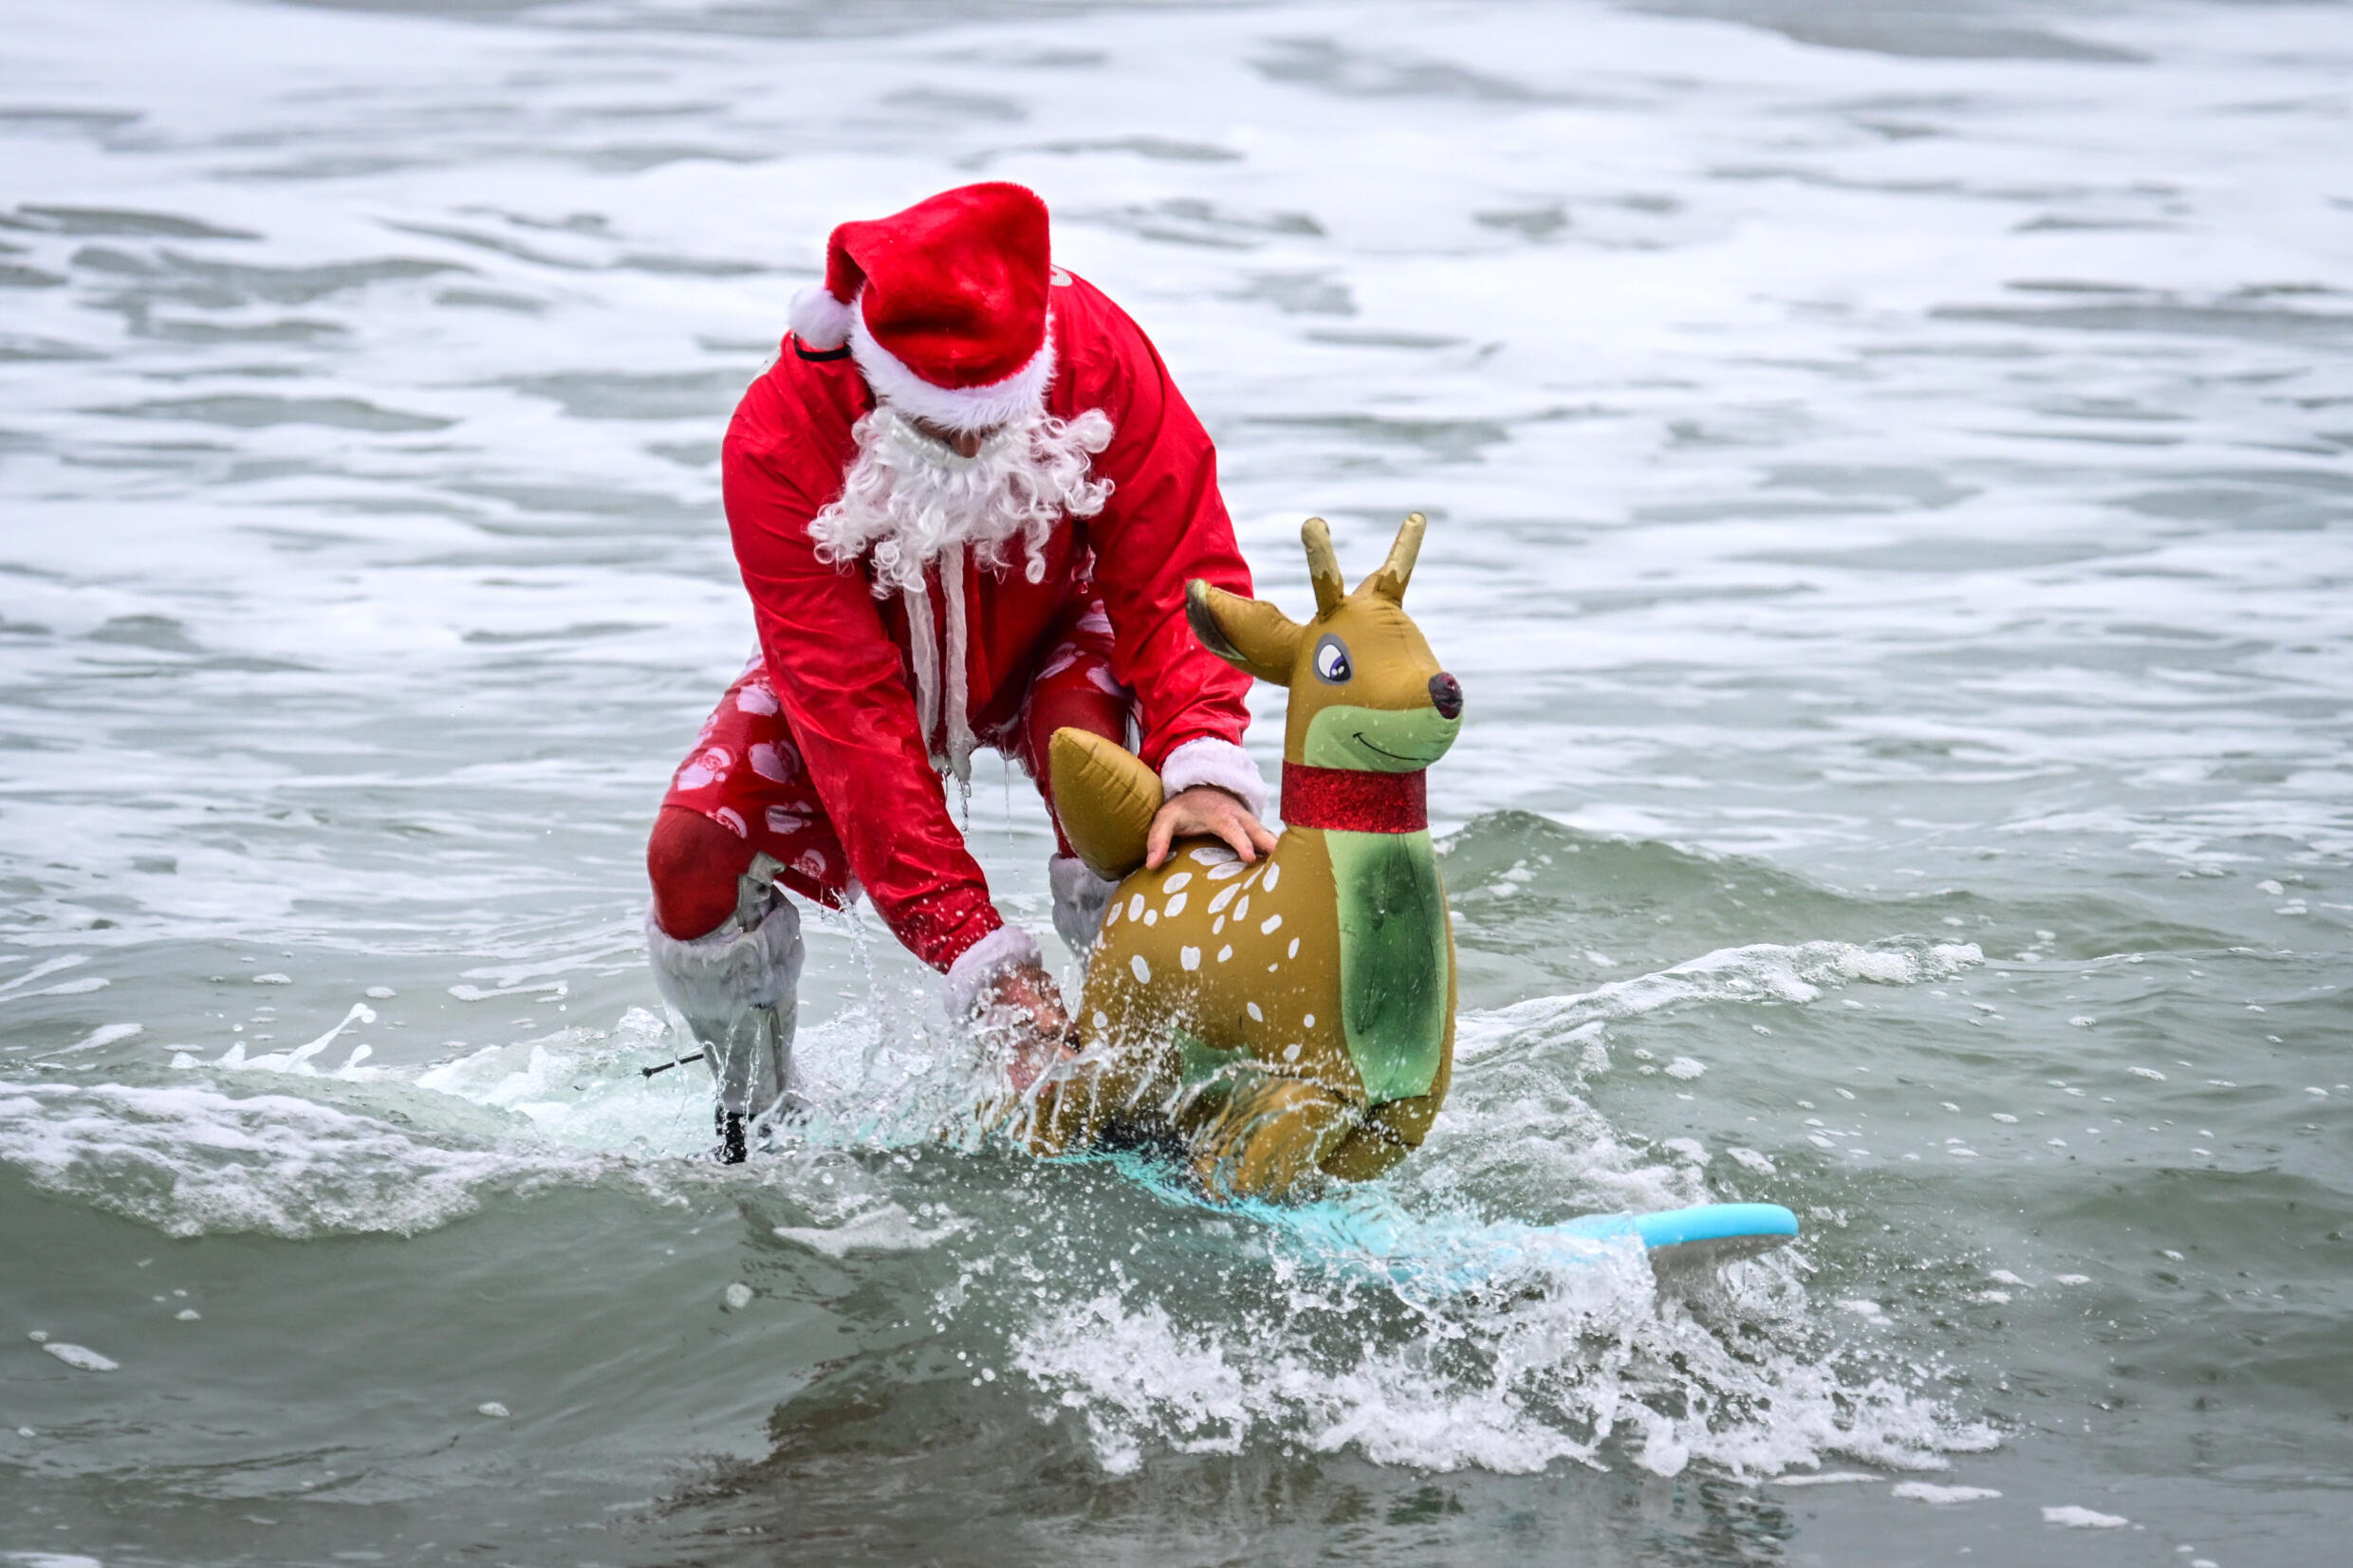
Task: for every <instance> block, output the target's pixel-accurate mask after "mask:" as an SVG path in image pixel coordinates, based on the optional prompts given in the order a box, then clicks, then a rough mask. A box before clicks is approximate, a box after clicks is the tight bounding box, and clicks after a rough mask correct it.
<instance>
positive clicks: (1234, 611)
mask: <svg viewBox="0 0 2353 1568" xmlns="http://www.w3.org/2000/svg"><path fill="white" fill-rule="evenodd" d="M1425 526H1426V525H1425V522H1424V520H1423V518H1422V516H1421V514H1420V513H1418V512H1417V513H1415V514H1414V515H1413V516H1411V517H1408V518H1407V519H1406V520H1405V526H1403V527H1402V528H1400V529H1399V531H1398V536H1397V542H1396V543H1395V544H1393V545H1391V546H1390V549H1389V559H1388V560H1387V561H1386V562H1384V563H1382V564H1381V567H1380V570H1379V571H1377V572H1375V573H1374V574H1373V575H1372V576H1370V577H1368V578H1366V579H1365V580H1364V581H1363V582H1362V583H1361V584H1359V585H1358V587H1357V590H1356V592H1354V593H1349V592H1347V591H1346V589H1345V587H1344V586H1343V582H1342V581H1341V576H1340V562H1339V559H1338V558H1337V557H1336V556H1335V555H1334V554H1333V552H1332V539H1331V531H1330V530H1329V529H1328V528H1326V527H1325V524H1324V520H1323V519H1322V518H1311V519H1309V520H1308V522H1307V525H1306V527H1305V528H1303V529H1302V530H1301V539H1302V541H1303V542H1304V543H1305V544H1306V550H1307V569H1308V575H1309V576H1310V578H1312V580H1313V581H1314V583H1315V612H1316V613H1315V618H1314V619H1312V620H1310V621H1308V622H1307V623H1306V625H1304V626H1302V625H1300V624H1299V623H1298V622H1296V621H1293V620H1291V619H1290V618H1288V617H1287V616H1285V615H1284V614H1283V613H1282V612H1281V611H1280V610H1277V609H1276V608H1275V607H1274V606H1273V605H1271V604H1269V603H1266V602H1264V601H1263V600H1248V599H1242V598H1238V597H1236V596H1235V595H1232V594H1229V593H1225V592H1222V591H1221V590H1219V589H1216V588H1214V587H1212V586H1210V585H1209V584H1208V583H1206V582H1199V581H1195V582H1193V583H1191V584H1190V585H1189V586H1188V589H1187V593H1186V601H1185V609H1186V615H1187V618H1188V619H1189V620H1190V621H1191V622H1192V626H1193V631H1194V634H1195V636H1198V637H1199V638H1200V639H1201V641H1202V643H1203V644H1204V645H1205V646H1206V647H1208V648H1209V649H1210V650H1211V652H1213V653H1214V654H1216V655H1218V656H1219V657H1220V658H1223V659H1225V660H1226V661H1227V662H1228V663H1230V664H1232V665H1235V666H1236V667H1238V668H1240V669H1243V670H1247V671H1248V672H1250V673H1251V674H1253V675H1256V676H1257V677H1258V678H1259V679H1261V680H1266V681H1272V682H1273V683H1275V684H1276V685H1278V686H1286V687H1288V688H1289V689H1290V714H1289V720H1288V728H1287V729H1286V730H1285V734H1284V742H1283V817H1284V820H1285V823H1286V826H1285V830H1284V833H1283V836H1282V838H1281V839H1280V841H1279V842H1278V843H1277V845H1276V847H1275V850H1274V852H1273V853H1272V854H1271V855H1269V856H1266V857H1264V858H1262V859H1260V860H1259V861H1258V862H1257V863H1255V864H1251V865H1246V864H1244V863H1243V862H1242V861H1241V860H1240V859H1238V858H1236V857H1235V855H1234V854H1233V852H1232V850H1230V849H1228V848H1226V847H1225V846H1224V845H1223V844H1216V843H1203V842H1201V841H1199V840H1187V841H1185V842H1184V843H1182V844H1180V845H1179V846H1177V851H1176V852H1175V853H1174V854H1172V855H1171V856H1170V857H1169V858H1168V860H1167V861H1166V862H1165V863H1164V864H1162V865H1161V866H1160V867H1159V869H1158V870H1144V869H1141V868H1142V866H1143V861H1144V838H1145V834H1146V831H1147V830H1148V828H1149V827H1150V824H1151V821H1152V817H1153V813H1154V812H1155V811H1156V810H1158V807H1159V804H1160V799H1161V789H1160V782H1159V779H1158V776H1156V775H1155V774H1154V773H1153V771H1152V770H1151V769H1150V768H1149V767H1146V766H1144V764H1143V763H1142V762H1141V761H1140V760H1139V759H1138V758H1136V757H1134V756H1132V755H1130V754H1129V753H1128V752H1126V751H1124V750H1122V749H1121V747H1119V746H1118V745H1116V744H1115V743H1113V742H1110V741H1107V740H1104V739H1102V737H1100V736H1096V735H1092V734H1088V733H1085V732H1084V731H1082V730H1077V729H1063V730H1059V731H1057V732H1056V733H1055V735H1054V739H1053V744H1052V766H1053V770H1054V773H1053V784H1054V799H1055V801H1056V802H1058V803H1059V804H1060V805H1061V808H1062V811H1063V821H1064V823H1065V828H1066V830H1067V831H1068V833H1069V835H1070V839H1071V843H1072V845H1073V846H1074V847H1075V848H1076V849H1077V850H1078V852H1079V855H1080V856H1081V858H1084V860H1085V861H1086V863H1087V864H1088V865H1090V866H1092V867H1093V868H1094V869H1095V871H1096V873H1097V874H1098V875H1100V876H1106V877H1110V878H1113V879H1115V880H1118V879H1121V878H1124V880H1123V881H1121V884H1120V887H1119V891H1118V893H1117V894H1116V895H1114V897H1113V899H1112V902H1111V904H1110V907H1109V910H1108V913H1106V914H1105V915H1104V918H1103V925H1102V932H1101V934H1100V935H1099V936H1098V937H1097V939H1096V943H1095V947H1094V949H1093V950H1092V951H1091V953H1090V955H1089V959H1088V964H1087V970H1086V983H1085V990H1084V996H1083V998H1082V1000H1081V1003H1080V1006H1079V1015H1078V1019H1077V1024H1076V1030H1077V1043H1078V1045H1079V1047H1080V1052H1079V1055H1078V1058H1077V1060H1076V1061H1072V1062H1069V1063H1066V1064H1065V1066H1063V1067H1061V1068H1060V1069H1058V1070H1057V1071H1056V1072H1055V1073H1054V1074H1053V1075H1051V1076H1050V1077H1048V1078H1047V1079H1044V1080H1043V1081H1042V1082H1041V1083H1040V1084H1039V1085H1038V1089H1037V1093H1036V1094H1035V1095H1034V1096H1033V1097H1032V1098H1029V1099H1028V1101H1027V1102H1026V1103H1025V1107H1024V1116H1023V1122H1022V1124H1021V1130H1022V1131H1023V1132H1025V1133H1026V1134H1027V1136H1028V1141H1029V1143H1030V1145H1031V1147H1032V1148H1033V1149H1034V1150H1035V1151H1037V1152H1038V1153H1048V1154H1051V1153H1070V1152H1075V1151H1077V1150H1080V1149H1084V1148H1085V1147H1087V1146H1089V1145H1091V1144H1095V1143H1098V1142H1100V1141H1102V1139H1104V1138H1105V1137H1106V1136H1120V1137H1123V1138H1132V1137H1136V1136H1139V1135H1141V1136H1157V1137H1158V1138H1161V1139H1169V1138H1173V1139H1174V1140H1175V1141H1176V1142H1177V1144H1178V1145H1179V1146H1180V1147H1181V1148H1182V1149H1183V1150H1184V1152H1185V1156H1186V1158H1187V1159H1188V1160H1189V1161H1190V1162H1191V1164H1192V1167H1193V1169H1194V1171H1195V1174H1196V1175H1197V1176H1198V1177H1199V1178H1200V1179H1201V1181H1202V1182H1203V1184H1204V1185H1205V1186H1206V1187H1207V1188H1208V1189H1209V1190H1210V1191H1211V1192H1212V1193H1213V1194H1214V1195H1216V1196H1219V1197H1224V1198H1242V1197H1256V1198H1282V1197H1286V1196H1288V1195H1290V1194H1291V1193H1293V1192H1294V1191H1296V1190H1298V1189H1300V1188H1301V1187H1302V1186H1303V1185H1305V1184H1307V1183H1309V1182H1311V1181H1313V1180H1314V1179H1315V1178H1316V1177H1317V1175H1318V1173H1319V1172H1321V1173H1322V1174H1324V1175H1329V1176H1339V1177H1343V1178H1347V1179H1351V1180H1362V1179H1365V1178H1368V1177H1372V1176H1377V1175H1379V1174H1380V1172H1381V1171H1386V1170H1387V1169H1389V1167H1391V1166H1393V1165H1395V1164H1396V1163H1397V1162H1398V1161H1399V1160H1400V1159H1403V1158H1404V1157H1405V1155H1406V1154H1407V1153H1409V1152H1410V1151H1411V1150H1413V1149H1414V1148H1415V1147H1417V1145H1418V1144H1419V1143H1420V1142H1421V1140H1422V1138H1423V1136H1424V1135H1425V1134H1427V1133H1428V1132H1429V1129H1430V1123H1431V1121H1432V1119H1433V1118H1434V1117H1436V1115H1437V1111H1438V1106H1439V1105H1440V1104H1441V1103H1442V1102H1443V1101H1444V1100H1445V1098H1446V1086H1447V1082H1448V1080H1449V1079H1450V1077H1451V1076H1452V1072H1453V1068H1454V928H1453V926H1452V924H1451V922H1450V921H1449V919H1448V916H1447V909H1446V892H1445V889H1444V887H1443V886H1441V885H1440V882H1439V879H1438V863H1437V857H1436V854H1435V853H1434V852H1433V850H1432V847H1431V843H1430V831H1429V823H1428V817H1427V813H1426V810H1425V807H1424V794H1423V779H1424V774H1423V771H1422V770H1423V769H1424V768H1427V767H1428V766H1430V765H1431V764H1432V763H1434V762H1436V761H1437V760H1438V758H1439V757H1441V756H1443V755H1445V753H1446V748H1447V747H1449V746H1451V745H1453V744H1454V734H1455V731H1456V730H1458V729H1460V728H1461V725H1462V688H1461V686H1460V685H1459V684H1458V683H1457V682H1456V681H1455V679H1454V676H1452V675H1450V674H1448V673H1445V672H1444V671H1442V670H1440V669H1439V668H1438V664H1437V660H1436V658H1435V657H1433V656H1432V655H1431V653H1430V645H1429V644H1428V643H1426V642H1424V641H1423V640H1422V636H1421V633H1420V632H1419V631H1418V630H1417V629H1416V627H1415V625H1414V623H1413V621H1412V620H1410V619H1408V618H1407V617H1406V614H1405V608H1404V603H1403V600H1404V598H1405V584H1406V582H1407V581H1408V580H1409V579H1410V578H1411V577H1412V576H1413V571H1414V558H1415V556H1416V555H1417V553H1418V551H1419V550H1420V548H1421V536H1422V531H1423V528H1424V527H1425Z"/></svg>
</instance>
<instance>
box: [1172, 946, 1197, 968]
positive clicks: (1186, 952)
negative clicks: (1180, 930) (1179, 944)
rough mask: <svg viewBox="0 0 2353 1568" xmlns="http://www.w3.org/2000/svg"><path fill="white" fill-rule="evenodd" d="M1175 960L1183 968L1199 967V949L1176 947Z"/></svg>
mask: <svg viewBox="0 0 2353 1568" xmlns="http://www.w3.org/2000/svg"><path fill="white" fill-rule="evenodd" d="M1177 964H1178V965H1179V966H1180V967H1182V968H1187V969H1197V968H1200V967H1201V950H1200V949H1198V948H1178V949H1177Z"/></svg>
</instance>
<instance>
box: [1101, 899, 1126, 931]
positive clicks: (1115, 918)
mask: <svg viewBox="0 0 2353 1568" xmlns="http://www.w3.org/2000/svg"><path fill="white" fill-rule="evenodd" d="M1126 907H1127V906H1126V905H1124V904H1119V903H1114V904H1113V905H1112V906H1111V912H1110V913H1108V914H1105V915H1104V916H1103V929H1104V930H1105V931H1108V930H1110V929H1111V928H1112V927H1113V926H1116V925H1118V924H1119V923H1120V912H1121V911H1122V910H1124V909H1125V908H1126Z"/></svg>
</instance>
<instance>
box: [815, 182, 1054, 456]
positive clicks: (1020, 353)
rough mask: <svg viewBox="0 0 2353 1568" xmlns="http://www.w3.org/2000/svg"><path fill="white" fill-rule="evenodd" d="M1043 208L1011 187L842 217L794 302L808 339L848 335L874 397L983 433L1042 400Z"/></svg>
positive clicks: (824, 341)
mask: <svg viewBox="0 0 2353 1568" xmlns="http://www.w3.org/2000/svg"><path fill="white" fill-rule="evenodd" d="M1051 270H1052V267H1051V264H1050V263H1049V261H1048V260H1047V226H1046V203H1044V202H1042V201H1040V200H1039V199H1038V197H1037V194H1036V193H1034V192H1032V191H1029V190H1028V189H1027V188H1025V187H1023V186H1019V185H1009V184H1005V183H1002V182H991V183H989V184H984V185H966V186H961V187H959V188H958V189H956V190H954V191H943V192H941V193H940V194H938V195H936V196H933V197H932V198H931V199H929V200H928V201H919V202H917V203H916V204H915V205H914V206H913V207H910V208H908V209H907V210H906V211H905V212H899V213H896V214H894V215H893V216H890V217H887V218H876V219H874V220H873V221H871V222H867V223H845V224H843V225H842V226H841V227H840V228H839V229H836V230H835V231H833V237H832V238H831V239H830V240H828V241H827V242H826V244H825V281H824V283H823V284H822V285H820V286H816V287H812V288H805V289H803V290H802V291H801V292H800V293H799V294H798V295H796V296H794V298H793V302H792V315H791V323H792V335H793V336H794V337H796V338H798V339H799V340H800V341H802V343H803V344H804V345H806V347H809V348H812V349H817V350H821V351H822V350H827V349H836V348H840V347H841V346H842V345H843V343H847V344H848V345H849V349H850V356H851V358H852V359H854V360H857V361H858V368H859V369H860V370H862V371H863V372H865V376H866V384H867V385H869V386H871V387H872V388H874V392H875V396H876V397H880V398H883V399H885V400H886V401H888V402H889V403H890V404H891V405H892V406H893V407H895V408H897V409H899V410H900V411H901V412H902V413H906V414H911V415H916V416H917V417H918V418H922V419H927V420H930V421H931V422H932V423H933V424H936V425H940V426H944V427H946V428H947V429H949V430H959V431H966V430H986V429H988V428H989V427H990V426H992V425H1001V424H1004V423H1005V422H1006V421H1008V420H1010V419H1014V418H1018V417H1020V416H1021V415H1025V414H1030V413H1034V412H1035V411H1036V410H1037V409H1038V408H1040V407H1041V406H1043V404H1044V402H1045V397H1046V384H1047V381H1048V380H1050V379H1051V378H1052V377H1053V371H1054V345H1053V342H1052V341H1051V339H1050V337H1049V335H1048V333H1047V319H1046V298H1047V296H1046V290H1047V285H1048V276H1049V273H1050V272H1051Z"/></svg>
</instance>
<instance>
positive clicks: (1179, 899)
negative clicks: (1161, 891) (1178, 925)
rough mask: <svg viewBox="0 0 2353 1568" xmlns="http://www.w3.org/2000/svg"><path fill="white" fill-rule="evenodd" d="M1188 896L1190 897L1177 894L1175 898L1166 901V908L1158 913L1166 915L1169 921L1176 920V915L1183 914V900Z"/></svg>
mask: <svg viewBox="0 0 2353 1568" xmlns="http://www.w3.org/2000/svg"><path fill="white" fill-rule="evenodd" d="M1190 896H1192V895H1190V894H1183V893H1180V894H1178V895H1177V896H1176V897H1174V898H1171V899H1170V900H1169V901H1168V908H1166V909H1164V910H1162V911H1161V912H1160V913H1162V914H1165V915H1167V916H1168V917H1169V918H1170V919H1171V920H1174V919H1176V918H1177V916H1178V915H1180V914H1182V913H1185V900H1186V899H1187V898H1188V897H1190Z"/></svg>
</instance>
